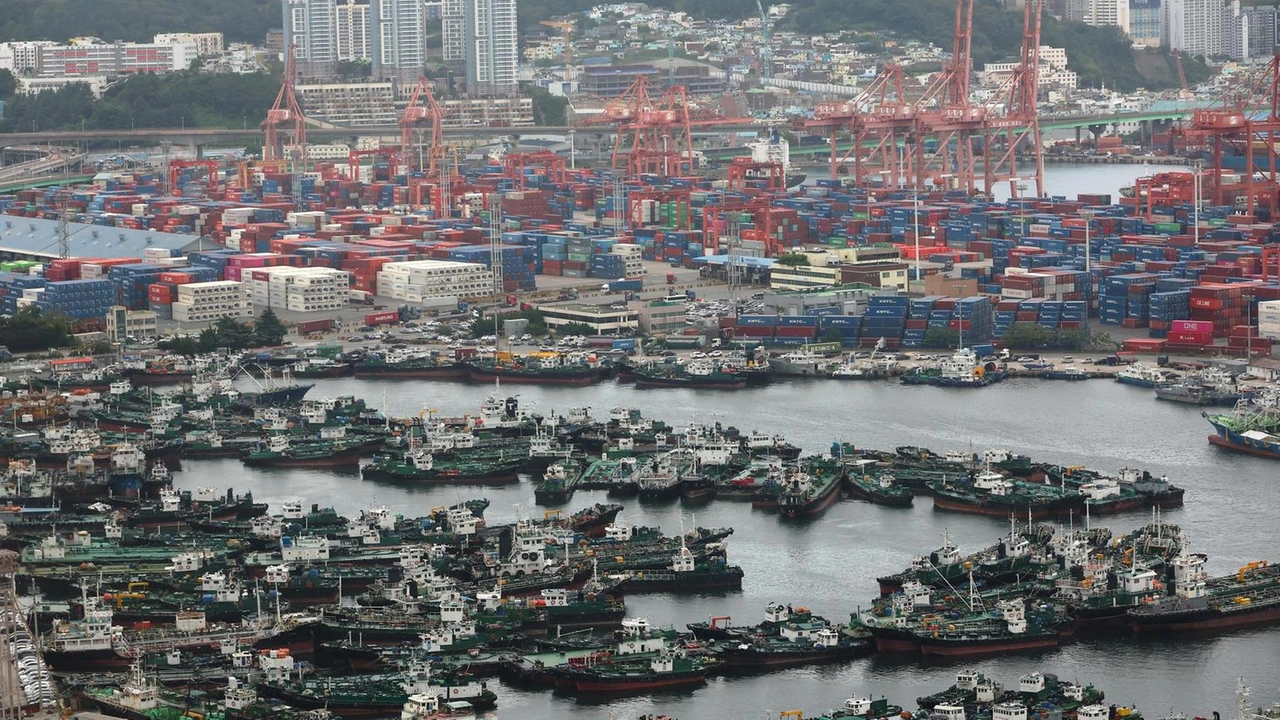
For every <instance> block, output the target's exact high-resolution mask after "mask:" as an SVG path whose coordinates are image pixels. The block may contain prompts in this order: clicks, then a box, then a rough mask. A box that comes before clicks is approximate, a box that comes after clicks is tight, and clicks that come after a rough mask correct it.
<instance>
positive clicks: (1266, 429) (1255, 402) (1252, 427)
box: [1204, 388, 1280, 460]
mask: <svg viewBox="0 0 1280 720" xmlns="http://www.w3.org/2000/svg"><path fill="white" fill-rule="evenodd" d="M1204 418H1205V419H1206V420H1208V421H1209V424H1210V425H1212V426H1213V429H1214V430H1215V431H1216V434H1214V435H1210V436H1209V442H1210V443H1212V444H1214V445H1217V446H1218V447H1220V448H1224V449H1227V450H1234V451H1236V452H1242V453H1246V454H1248V455H1255V456H1257V457H1263V458H1268V459H1270V460H1280V390H1276V389H1274V388H1272V389H1268V390H1265V391H1262V392H1259V393H1257V394H1255V395H1254V396H1252V397H1250V398H1244V399H1241V400H1240V401H1239V402H1237V403H1236V407H1235V410H1234V411H1233V412H1231V413H1212V414H1210V413H1207V412H1206V413H1204Z"/></svg>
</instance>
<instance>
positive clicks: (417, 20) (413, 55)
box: [369, 0, 427, 83]
mask: <svg viewBox="0 0 1280 720" xmlns="http://www.w3.org/2000/svg"><path fill="white" fill-rule="evenodd" d="M369 22H370V56H371V57H372V58H373V77H374V79H377V80H389V79H398V80H402V81H405V82H409V83H412V82H416V81H417V79H418V77H419V76H421V75H422V73H423V70H424V69H425V68H426V64H427V58H426V53H427V44H426V13H425V11H424V8H423V5H422V0H371V2H370V5H369Z"/></svg>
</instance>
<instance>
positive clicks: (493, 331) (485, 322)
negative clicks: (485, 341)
mask: <svg viewBox="0 0 1280 720" xmlns="http://www.w3.org/2000/svg"><path fill="white" fill-rule="evenodd" d="M497 328H498V322H497V321H496V320H494V319H493V318H491V317H486V318H480V319H479V320H476V321H475V322H474V323H472V324H471V336H472V337H475V338H482V337H484V336H485V335H497V334H498V330H497Z"/></svg>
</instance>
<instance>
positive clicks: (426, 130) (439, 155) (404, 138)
mask: <svg viewBox="0 0 1280 720" xmlns="http://www.w3.org/2000/svg"><path fill="white" fill-rule="evenodd" d="M419 133H421V134H422V135H423V136H426V137H427V138H428V139H427V142H426V145H427V154H426V157H425V159H424V158H423V156H422V143H421V142H420V141H419V138H418V134H419ZM449 154H450V153H449V149H448V148H446V147H445V144H444V110H443V109H442V108H441V107H440V103H438V102H436V97H435V95H433V94H432V92H431V83H430V82H428V81H427V79H426V78H425V77H419V78H418V84H417V86H415V87H414V88H413V94H412V95H410V96H409V104H408V106H406V107H405V109H404V112H403V113H402V114H401V115H400V158H401V159H402V160H403V162H404V163H405V164H406V165H408V166H409V167H411V168H413V169H416V170H422V171H424V172H426V173H429V174H432V175H434V174H436V173H437V172H440V170H441V169H442V168H443V167H444V166H445V165H447V164H448V163H447V158H448V156H449Z"/></svg>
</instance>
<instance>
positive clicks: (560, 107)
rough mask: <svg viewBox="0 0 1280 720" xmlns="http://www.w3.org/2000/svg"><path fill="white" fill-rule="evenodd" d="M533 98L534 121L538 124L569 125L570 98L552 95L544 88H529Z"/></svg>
mask: <svg viewBox="0 0 1280 720" xmlns="http://www.w3.org/2000/svg"><path fill="white" fill-rule="evenodd" d="M529 95H530V97H532V98H533V122H534V123H535V124H537V125H557V126H560V125H568V124H569V119H568V112H567V109H568V107H569V99H568V98H565V97H563V96H560V95H552V94H551V93H549V92H547V91H546V90H543V89H542V88H539V87H535V88H530V90H529Z"/></svg>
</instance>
